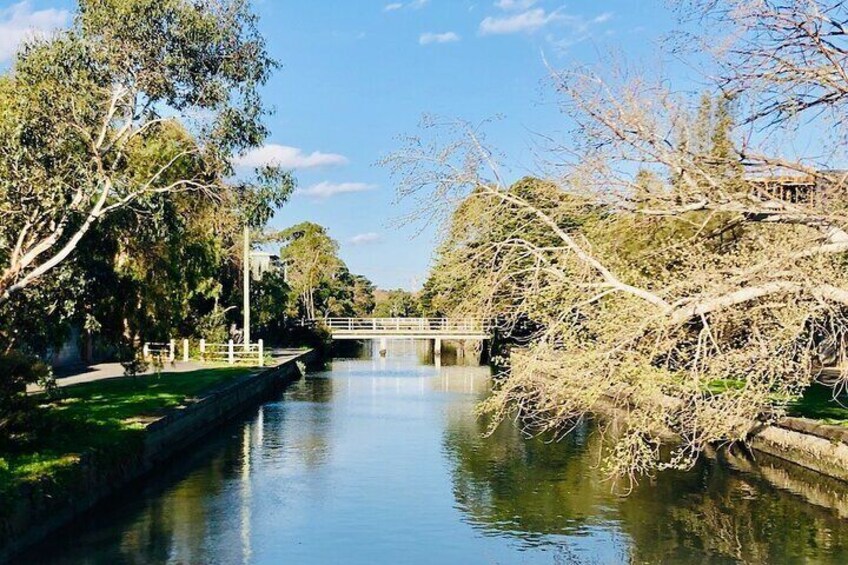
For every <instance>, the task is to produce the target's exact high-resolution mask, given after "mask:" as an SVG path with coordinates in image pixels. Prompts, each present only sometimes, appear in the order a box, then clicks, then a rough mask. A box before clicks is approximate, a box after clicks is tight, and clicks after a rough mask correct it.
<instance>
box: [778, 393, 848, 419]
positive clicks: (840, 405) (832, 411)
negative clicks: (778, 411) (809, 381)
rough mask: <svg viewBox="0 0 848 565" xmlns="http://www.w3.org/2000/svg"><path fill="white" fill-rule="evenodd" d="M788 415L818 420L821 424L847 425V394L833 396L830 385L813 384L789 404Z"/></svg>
mask: <svg viewBox="0 0 848 565" xmlns="http://www.w3.org/2000/svg"><path fill="white" fill-rule="evenodd" d="M789 415H790V416H797V417H799V418H810V419H813V420H820V421H821V422H822V423H823V424H832V425H838V426H848V395H845V394H841V395H839V396H837V398H834V394H833V389H832V388H831V387H828V386H824V385H821V384H814V385H812V386H810V387H809V388H808V389H807V390H806V391H805V392H804V396H802V397H801V398H800V399H798V400H797V401H795V402H794V403H793V404H792V405H790V406H789Z"/></svg>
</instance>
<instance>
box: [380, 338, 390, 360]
mask: <svg viewBox="0 0 848 565" xmlns="http://www.w3.org/2000/svg"><path fill="white" fill-rule="evenodd" d="M388 352H389V340H387V339H386V338H384V337H381V338H380V357H385V356H386V354H387V353H388Z"/></svg>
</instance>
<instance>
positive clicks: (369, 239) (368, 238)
mask: <svg viewBox="0 0 848 565" xmlns="http://www.w3.org/2000/svg"><path fill="white" fill-rule="evenodd" d="M381 239H382V238H381V237H380V234H378V233H374V232H368V233H361V234H359V235H355V236H353V237H352V238H350V239H349V240H348V242H349V243H350V244H351V245H371V244H373V243H378V242H379V241H380V240H381Z"/></svg>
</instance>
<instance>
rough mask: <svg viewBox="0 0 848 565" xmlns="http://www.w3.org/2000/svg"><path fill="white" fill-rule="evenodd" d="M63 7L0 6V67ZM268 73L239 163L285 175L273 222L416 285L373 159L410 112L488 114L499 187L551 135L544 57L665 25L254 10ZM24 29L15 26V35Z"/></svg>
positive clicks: (536, 13)
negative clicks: (259, 133)
mask: <svg viewBox="0 0 848 565" xmlns="http://www.w3.org/2000/svg"><path fill="white" fill-rule="evenodd" d="M74 5H75V4H74V3H73V2H68V1H57V0H52V1H51V0H31V1H29V2H8V1H0V59H2V60H0V64H7V63H8V60H9V58H10V57H11V53H13V52H14V47H15V45H16V44H17V42H19V41H20V40H21V38H23V37H25V36H26V33H31V30H32V29H49V28H51V27H55V26H59V25H62V24H63V22H67V21H68V17H69V12H72V11H73V9H74ZM254 7H255V10H256V11H257V12H258V13H259V15H260V18H261V22H260V26H261V30H262V31H263V33H264V35H265V37H266V38H267V41H268V47H269V49H270V51H271V53H272V55H273V56H274V57H275V58H277V59H279V60H280V61H281V62H282V65H283V66H282V68H281V69H280V70H279V71H278V72H277V73H276V75H275V76H274V77H273V79H272V80H271V81H270V83H269V84H268V85H267V87H266V88H265V99H266V102H267V103H268V104H269V105H271V106H272V107H273V108H274V109H275V114H274V115H273V116H271V117H270V118H269V122H268V123H269V125H270V128H271V132H272V133H271V136H270V138H269V139H268V146H267V147H265V148H263V149H262V150H261V151H259V152H257V153H255V154H252V155H248V156H247V157H246V158H245V163H254V162H259V161H263V160H271V161H276V162H279V163H281V164H286V165H289V166H292V167H294V168H295V169H296V176H297V178H298V181H299V185H300V192H299V193H298V194H296V195H295V196H294V197H293V198H292V200H291V202H290V203H289V204H288V205H286V206H285V208H283V209H281V210H280V211H279V213H278V214H277V216H276V217H275V218H274V220H273V226H274V227H281V228H282V227H286V226H289V225H292V224H294V223H297V222H300V221H304V220H310V221H313V222H317V223H320V224H323V225H325V226H327V227H328V228H329V230H330V234H331V235H332V236H333V237H334V238H335V239H336V240H338V241H339V243H340V245H341V253H342V256H343V258H344V259H345V261H346V262H347V263H348V266H349V267H350V268H351V270H352V271H354V272H357V273H361V274H364V275H366V276H367V277H369V278H370V279H371V280H373V281H374V282H375V283H376V284H378V285H379V286H380V287H383V288H394V287H404V288H417V287H418V286H420V284H421V283H422V282H423V280H424V279H425V277H426V274H427V271H428V267H429V264H430V261H431V258H432V251H433V247H434V234H435V229H434V228H433V227H432V226H429V227H425V228H424V230H423V232H422V233H421V234H420V235H417V236H416V234H417V233H418V232H419V231H421V228H422V226H420V225H416V226H405V227H398V226H397V225H396V221H395V220H397V218H399V217H400V216H402V215H403V214H404V211H405V208H404V205H403V204H401V205H395V204H393V203H394V201H395V190H394V187H393V185H392V181H391V179H390V178H389V175H388V171H386V170H384V169H382V168H380V167H378V166H377V165H376V163H377V161H378V160H379V159H380V157H381V156H384V155H386V154H387V153H389V152H391V151H393V150H394V149H397V148H398V141H397V136H398V135H402V134H405V133H414V132H415V131H416V128H417V125H418V122H419V121H420V119H421V116H422V115H423V114H425V113H432V114H438V115H441V116H445V117H456V118H463V119H468V120H472V121H476V120H480V119H484V118H489V117H493V116H496V115H501V116H502V117H503V118H502V119H501V120H500V121H498V122H497V123H496V124H495V125H494V126H493V127H492V129H491V130H490V131H489V139H490V141H491V142H492V143H493V144H494V145H495V146H496V147H497V148H498V149H499V150H501V151H502V152H503V153H504V154H505V156H506V159H507V165H508V166H509V167H510V170H511V174H512V175H513V177H515V178H518V177H520V176H522V175H524V174H527V173H531V172H532V171H533V170H534V157H533V155H534V153H535V152H534V151H533V149H534V147H535V145H536V143H537V142H536V140H537V139H538V138H537V134H540V133H541V134H548V135H557V133H558V132H562V131H564V130H565V129H567V124H565V122H564V120H563V118H562V116H561V115H560V114H559V113H558V111H557V109H556V105H555V96H554V95H553V93H551V92H550V91H549V90H548V89H547V88H546V87H545V86H544V78H545V76H546V68H545V65H544V59H545V58H547V60H548V61H549V62H550V63H551V64H552V65H555V66H562V67H567V66H573V65H575V64H593V63H595V62H596V61H597V60H598V58H599V54H605V53H607V52H609V51H610V50H611V49H612V50H615V51H616V52H618V53H621V54H623V55H624V56H626V57H627V59H628V60H640V59H642V60H645V61H653V60H654V59H655V58H656V57H657V56H658V55H657V42H658V41H659V40H660V39H661V38H662V37H663V35H664V34H665V33H667V32H668V30H669V29H670V28H671V26H672V25H673V23H674V19H673V14H671V13H670V12H669V11H668V9H667V8H666V3H665V2H663V1H661V0H630V1H627V0H611V1H596V2H585V1H584V2H577V1H574V2H562V1H559V0H536V1H533V0H406V1H404V2H399V1H398V2H394V1H392V0H382V1H381V0H302V1H298V0H255V1H254ZM28 30H30V31H28Z"/></svg>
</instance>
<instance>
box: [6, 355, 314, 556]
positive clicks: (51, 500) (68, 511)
mask: <svg viewBox="0 0 848 565" xmlns="http://www.w3.org/2000/svg"><path fill="white" fill-rule="evenodd" d="M317 357H318V355H317V354H316V353H315V352H314V351H311V350H310V351H306V352H304V353H303V354H301V355H299V356H298V357H296V358H294V359H291V360H288V361H286V362H285V363H283V364H281V365H277V366H275V367H271V368H269V369H266V370H264V371H262V372H260V373H258V374H256V373H254V374H252V375H246V376H244V377H240V378H238V379H235V380H234V381H231V382H229V383H226V384H225V385H222V386H221V387H218V388H216V389H213V390H211V391H210V392H209V393H208V394H206V395H205V396H204V397H203V398H200V399H198V400H197V402H194V403H192V404H190V405H188V406H186V407H185V408H181V409H177V410H173V411H170V412H168V413H167V414H166V415H164V416H163V417H162V418H160V419H158V420H155V421H153V422H152V423H150V424H149V425H148V426H147V427H146V429H145V433H144V435H143V436H142V439H141V440H140V442H139V445H138V448H137V449H136V450H135V453H134V455H132V456H129V457H126V458H123V459H122V460H120V461H113V462H109V463H108V464H107V463H104V462H103V461H102V460H101V461H95V460H94V459H93V458H92V457H90V456H83V457H82V458H81V460H80V463H79V465H78V466H77V467H75V468H74V469H73V473H74V477H73V480H72V481H70V482H69V484H68V486H67V488H66V490H65V491H64V492H63V493H62V494H61V496H56V493H55V492H46V490H45V489H42V488H39V487H38V486H29V485H28V486H27V488H25V489H22V490H21V491H20V493H19V496H18V497H16V499H15V501H14V502H13V505H12V508H11V509H9V512H8V513H7V518H6V519H3V520H2V521H0V562H2V561H5V560H7V559H9V557H10V556H11V555H13V554H14V553H17V552H20V551H21V550H23V549H25V548H27V547H29V546H31V545H34V544H36V543H38V542H39V541H41V540H43V539H45V538H46V537H47V536H48V535H49V534H50V533H51V532H53V531H55V530H57V529H58V528H61V527H63V526H65V525H67V524H69V523H70V522H72V521H73V520H74V519H75V518H76V517H78V516H79V515H80V514H82V513H84V512H86V511H88V510H90V509H91V508H92V507H94V506H95V505H96V504H97V503H98V502H100V501H102V500H103V499H105V498H108V497H109V496H112V495H114V494H116V493H118V492H119V491H120V490H122V489H124V488H126V487H127V486H128V485H129V484H130V483H131V482H133V481H136V480H138V479H140V478H142V477H144V476H145V475H147V474H149V473H152V472H154V471H155V469H156V468H157V467H158V466H159V465H162V464H165V463H167V460H168V459H169V458H170V457H171V456H173V455H174V454H175V453H177V452H179V451H180V450H182V449H185V448H186V447H187V446H189V445H190V444H192V443H193V442H195V441H197V440H198V439H200V438H202V437H203V436H204V435H206V434H208V433H209V432H211V431H213V430H214V429H216V428H217V427H218V426H220V425H221V424H223V423H225V422H226V421H228V420H231V419H233V418H235V417H237V416H239V415H240V414H243V413H244V412H245V411H246V410H248V409H250V408H253V407H255V406H257V405H258V404H260V403H261V402H262V401H264V400H266V399H267V398H269V397H270V395H272V394H273V393H274V392H279V391H280V390H281V389H282V388H284V387H285V386H287V385H288V384H290V383H291V382H293V381H295V380H297V379H299V378H300V377H301V376H302V372H301V367H302V366H304V365H309V364H310V363H313V362H314V361H316V360H317Z"/></svg>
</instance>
